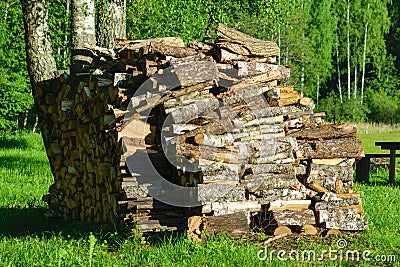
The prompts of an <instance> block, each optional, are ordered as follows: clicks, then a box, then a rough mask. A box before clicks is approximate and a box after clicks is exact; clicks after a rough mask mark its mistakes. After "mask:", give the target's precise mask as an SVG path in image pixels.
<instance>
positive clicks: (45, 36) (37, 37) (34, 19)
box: [21, 0, 60, 174]
mask: <svg viewBox="0 0 400 267" xmlns="http://www.w3.org/2000/svg"><path fill="white" fill-rule="evenodd" d="M21 5H22V14H23V20H24V28H25V49H26V62H27V66H28V73H29V78H30V83H31V87H32V95H33V97H34V100H35V105H36V106H37V107H41V106H42V105H43V104H44V103H43V102H45V101H43V100H44V98H45V96H44V95H45V92H52V93H56V92H58V90H59V89H60V88H59V87H60V83H59V82H58V80H57V79H56V76H60V73H59V74H56V71H57V67H56V61H55V59H54V57H53V55H52V48H51V40H50V32H49V26H48V12H47V11H48V9H47V1H44V0H43V1H28V0H21ZM39 85H40V88H39ZM47 100H48V102H49V103H53V104H54V103H55V97H54V95H52V96H48V97H47ZM54 111H55V110H54ZM38 112H39V125H40V128H41V133H42V138H43V142H44V145H45V148H46V150H47V152H48V154H49V153H50V150H51V149H50V147H51V130H52V123H51V121H47V120H46V114H45V112H43V109H41V108H38ZM49 159H50V158H49ZM49 161H50V167H51V170H52V172H53V174H54V172H55V168H54V165H55V162H54V161H53V160H51V159H50V160H49Z"/></svg>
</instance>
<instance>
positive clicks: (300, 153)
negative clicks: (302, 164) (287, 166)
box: [296, 138, 364, 159]
mask: <svg viewBox="0 0 400 267" xmlns="http://www.w3.org/2000/svg"><path fill="white" fill-rule="evenodd" d="M363 156H364V148H363V146H362V143H361V140H360V139H358V138H340V139H332V140H314V141H308V142H304V143H300V144H299V148H298V150H297V151H296V158H298V159H332V158H339V157H342V158H344V157H347V158H361V157H363Z"/></svg>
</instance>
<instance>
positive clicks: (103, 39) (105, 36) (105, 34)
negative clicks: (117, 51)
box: [96, 0, 126, 48]
mask: <svg viewBox="0 0 400 267" xmlns="http://www.w3.org/2000/svg"><path fill="white" fill-rule="evenodd" d="M97 10H99V12H97V25H96V33H97V45H99V46H101V47H105V48H114V47H115V44H116V43H115V39H126V0H107V1H105V3H103V4H101V6H99V7H98V9H97Z"/></svg>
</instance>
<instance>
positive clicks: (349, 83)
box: [347, 0, 351, 99]
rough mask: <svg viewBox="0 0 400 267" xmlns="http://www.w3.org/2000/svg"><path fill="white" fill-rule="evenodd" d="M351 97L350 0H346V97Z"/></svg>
mask: <svg viewBox="0 0 400 267" xmlns="http://www.w3.org/2000/svg"><path fill="white" fill-rule="evenodd" d="M350 97H351V69H350V0H347V98H348V99H350Z"/></svg>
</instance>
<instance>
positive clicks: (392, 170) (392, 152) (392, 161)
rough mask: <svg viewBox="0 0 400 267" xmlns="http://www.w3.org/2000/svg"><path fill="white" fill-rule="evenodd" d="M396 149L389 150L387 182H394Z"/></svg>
mask: <svg viewBox="0 0 400 267" xmlns="http://www.w3.org/2000/svg"><path fill="white" fill-rule="evenodd" d="M395 165H396V150H394V149H391V150H390V167H389V183H391V184H394V175H395V172H396V167H395Z"/></svg>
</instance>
